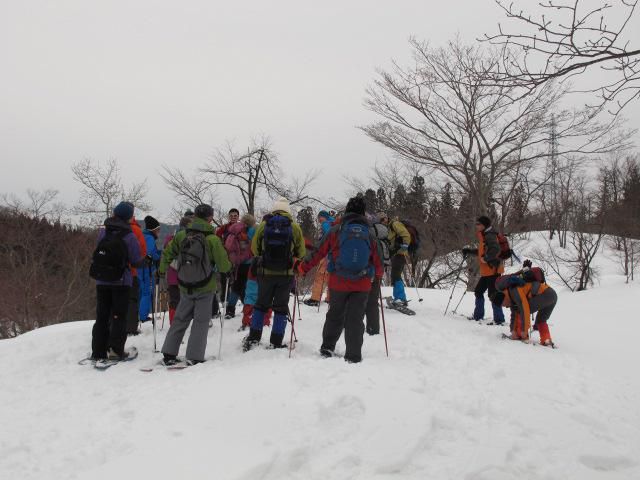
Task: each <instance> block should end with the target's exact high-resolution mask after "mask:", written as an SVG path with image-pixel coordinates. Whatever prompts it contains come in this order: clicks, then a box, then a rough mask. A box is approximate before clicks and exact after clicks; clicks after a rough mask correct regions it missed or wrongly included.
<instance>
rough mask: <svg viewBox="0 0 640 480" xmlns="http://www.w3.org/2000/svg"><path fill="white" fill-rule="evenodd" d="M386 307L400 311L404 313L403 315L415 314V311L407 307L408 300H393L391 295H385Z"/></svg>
mask: <svg viewBox="0 0 640 480" xmlns="http://www.w3.org/2000/svg"><path fill="white" fill-rule="evenodd" d="M385 300H386V301H387V308H390V309H392V310H397V311H398V312H400V313H404V314H405V315H415V314H416V312H414V311H413V310H411V309H410V308H409V307H407V304H408V302H406V301H402V300H394V299H393V297H386V298H385Z"/></svg>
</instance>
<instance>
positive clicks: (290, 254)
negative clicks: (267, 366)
mask: <svg viewBox="0 0 640 480" xmlns="http://www.w3.org/2000/svg"><path fill="white" fill-rule="evenodd" d="M251 250H252V251H253V254H254V255H255V256H256V257H258V258H257V259H256V262H254V268H255V270H256V276H257V278H258V300H257V301H256V304H255V305H254V308H253V314H252V316H251V328H250V330H249V335H247V336H246V337H245V338H244V340H243V342H242V347H243V350H244V351H245V352H246V351H249V350H250V349H251V348H253V347H254V346H255V345H257V344H258V343H259V342H260V340H261V338H262V328H263V325H264V317H265V315H266V313H267V312H268V310H269V309H272V310H273V326H272V327H271V337H270V339H269V342H270V343H271V346H272V347H273V348H281V347H283V346H284V345H283V343H282V341H283V339H284V334H285V331H286V328H287V319H288V314H289V294H290V291H291V282H292V280H293V277H294V270H293V265H294V260H295V259H296V258H302V257H304V255H305V253H306V250H305V245H304V237H303V235H302V229H301V228H300V225H298V224H297V223H296V222H294V221H293V217H292V216H291V207H290V206H289V201H288V200H287V199H286V198H280V199H278V200H277V201H276V202H275V203H274V204H273V208H272V210H271V214H269V215H268V216H267V217H266V220H263V221H262V223H260V225H259V226H258V228H257V229H256V233H255V235H254V236H253V240H252V241H251Z"/></svg>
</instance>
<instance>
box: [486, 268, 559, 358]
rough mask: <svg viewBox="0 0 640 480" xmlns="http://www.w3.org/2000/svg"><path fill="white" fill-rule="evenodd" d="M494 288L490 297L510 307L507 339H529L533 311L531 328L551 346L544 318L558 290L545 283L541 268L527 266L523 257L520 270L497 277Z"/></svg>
mask: <svg viewBox="0 0 640 480" xmlns="http://www.w3.org/2000/svg"><path fill="white" fill-rule="evenodd" d="M496 289H497V290H499V291H497V292H496V293H495V294H494V295H493V298H492V301H493V302H494V303H496V304H502V306H504V307H507V308H510V309H511V339H512V340H521V341H529V329H530V327H531V314H533V313H536V312H537V315H536V320H535V323H534V326H533V329H534V330H538V332H539V333H540V344H541V345H544V346H547V347H553V346H554V344H553V341H552V340H551V333H550V332H549V325H548V323H547V322H548V320H549V318H550V317H551V314H552V313H553V309H554V308H555V306H556V303H557V302H558V294H557V293H556V291H555V290H554V289H553V288H551V287H550V286H549V285H548V284H547V283H546V281H545V279H544V273H543V272H542V270H541V269H540V268H538V267H534V268H531V261H530V260H525V262H524V264H523V268H522V270H521V271H520V272H517V273H516V274H513V275H504V276H502V277H500V278H499V279H498V280H497V281H496Z"/></svg>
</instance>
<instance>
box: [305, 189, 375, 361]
mask: <svg viewBox="0 0 640 480" xmlns="http://www.w3.org/2000/svg"><path fill="white" fill-rule="evenodd" d="M365 209H366V206H365V202H364V199H363V198H362V197H353V198H350V199H349V202H348V203H347V207H346V209H345V213H344V215H343V216H342V217H341V218H340V219H339V220H338V221H336V224H335V225H333V226H332V227H331V229H330V230H329V231H328V232H327V234H326V235H324V237H323V238H322V242H321V243H320V245H319V246H318V249H317V250H316V251H315V252H314V254H313V255H312V256H311V258H310V259H309V260H306V261H303V262H300V263H299V264H298V265H297V270H298V272H299V273H300V274H302V275H306V273H307V272H308V271H309V270H311V269H312V268H313V267H314V266H315V265H317V264H318V263H319V262H320V261H321V260H322V259H323V258H325V257H327V258H328V260H329V264H328V267H327V270H328V271H329V291H330V292H331V295H330V300H329V310H328V312H327V316H326V319H325V323H324V327H323V329H322V345H321V346H320V354H321V355H322V356H323V357H332V356H334V354H335V353H334V351H335V348H336V343H337V342H338V339H339V338H340V335H342V331H343V330H344V339H345V344H346V351H345V355H344V359H345V361H347V362H349V363H358V362H360V361H362V342H363V336H364V322H363V319H364V315H365V311H366V308H367V300H368V298H369V291H370V290H371V284H372V282H373V281H374V280H375V279H378V281H379V280H380V279H381V278H382V275H383V269H382V263H381V261H380V257H379V256H378V247H377V240H376V238H375V235H374V233H373V232H372V231H371V229H370V227H369V221H368V220H367V219H366V217H365V216H364V214H365Z"/></svg>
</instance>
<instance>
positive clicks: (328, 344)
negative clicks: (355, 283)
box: [320, 290, 369, 362]
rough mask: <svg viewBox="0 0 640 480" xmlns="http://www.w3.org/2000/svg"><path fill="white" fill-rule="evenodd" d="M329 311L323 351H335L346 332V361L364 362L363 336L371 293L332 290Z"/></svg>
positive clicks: (323, 335) (325, 325)
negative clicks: (364, 320) (341, 336)
mask: <svg viewBox="0 0 640 480" xmlns="http://www.w3.org/2000/svg"><path fill="white" fill-rule="evenodd" d="M329 294H330V295H329V298H330V299H329V311H328V312H327V318H326V320H325V322H324V327H323V329H322V346H321V347H320V348H321V349H326V350H331V351H333V350H335V348H336V343H338V340H339V339H340V335H342V330H344V342H345V344H346V347H347V348H346V351H345V354H344V358H345V360H349V361H351V362H359V361H361V360H362V336H363V335H364V323H363V321H362V320H363V319H364V314H365V310H366V309H367V299H368V298H369V292H340V291H338V290H330V292H329Z"/></svg>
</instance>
